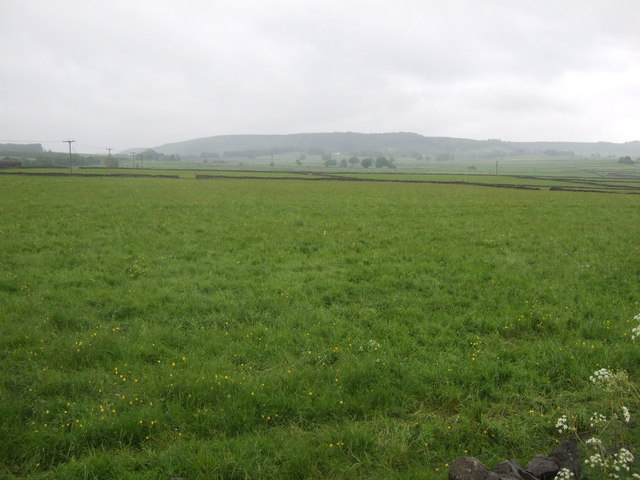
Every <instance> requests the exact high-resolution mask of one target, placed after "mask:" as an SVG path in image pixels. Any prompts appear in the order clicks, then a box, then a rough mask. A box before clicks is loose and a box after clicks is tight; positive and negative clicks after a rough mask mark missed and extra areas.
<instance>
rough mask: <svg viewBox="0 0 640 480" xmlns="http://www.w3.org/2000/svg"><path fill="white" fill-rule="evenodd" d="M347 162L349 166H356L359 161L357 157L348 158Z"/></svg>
mask: <svg viewBox="0 0 640 480" xmlns="http://www.w3.org/2000/svg"><path fill="white" fill-rule="evenodd" d="M348 161H349V165H357V164H359V163H360V159H359V158H358V157H350V158H349V160H348Z"/></svg>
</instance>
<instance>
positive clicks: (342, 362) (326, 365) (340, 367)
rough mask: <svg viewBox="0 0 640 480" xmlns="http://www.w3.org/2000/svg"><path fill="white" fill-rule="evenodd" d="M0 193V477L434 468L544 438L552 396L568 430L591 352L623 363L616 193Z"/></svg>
mask: <svg viewBox="0 0 640 480" xmlns="http://www.w3.org/2000/svg"><path fill="white" fill-rule="evenodd" d="M0 191H2V193H3V194H2V195H1V196H0V359H1V361H2V366H3V367H2V369H1V370H0V415H1V418H2V423H1V425H0V478H6V479H23V478H37V479H69V478H74V479H76V478H86V479H94V478H95V479H98V478H99V479H107V478H113V479H158V480H160V479H162V480H167V479H168V478H170V477H172V476H178V477H183V478H184V479H185V480H196V479H212V478H213V479H215V478H220V479H223V478H224V479H244V478H251V479H267V478H300V479H302V478H311V479H325V478H326V479H329V478H331V479H369V478H387V479H405V478H407V479H408V478H411V479H413V478H425V479H430V478H445V477H446V467H447V464H448V462H450V461H451V460H452V459H454V458H455V457H458V456H460V455H466V454H468V455H473V456H476V457H478V458H480V459H481V460H482V461H484V462H485V463H487V464H493V463H496V462H498V461H501V460H503V459H506V458H516V459H518V460H520V461H521V462H523V463H526V462H527V460H528V459H529V458H531V456H533V455H534V454H538V453H546V452H548V451H549V450H550V449H552V448H553V445H554V441H555V438H556V435H555V430H554V424H555V421H556V418H557V417H558V414H559V412H561V411H562V412H565V411H571V412H573V413H574V414H575V415H576V416H577V421H578V423H579V424H580V425H579V426H580V428H581V429H583V430H588V428H589V425H588V424H585V423H584V422H585V421H584V418H585V416H586V418H588V415H589V414H590V413H591V412H592V410H593V409H594V408H595V407H596V406H597V405H598V402H601V401H602V400H603V399H602V398H601V397H599V396H598V393H597V392H596V391H594V389H593V388H592V385H591V384H590V383H589V381H588V376H589V375H590V374H591V373H592V372H593V371H594V370H596V369H597V368H600V367H610V368H614V369H625V370H627V371H628V372H629V374H630V376H631V378H632V379H637V378H638V375H640V355H638V346H637V345H635V344H634V343H633V342H632V341H631V339H630V333H629V332H630V330H631V328H632V327H634V326H635V325H634V324H633V323H632V319H633V316H634V315H635V314H637V313H639V312H640V302H639V300H640V298H639V295H638V285H639V284H640V235H639V234H640V223H639V221H638V220H639V219H640V209H639V208H640V196H638V195H614V194H595V193H582V192H581V193H578V192H558V191H549V190H548V189H542V190H536V191H528V190H515V189H504V188H490V187H481V188H478V187H473V186H465V185H442V184H408V183H384V182H376V183H373V182H369V183H368V182H345V181H342V182H309V181H294V180H291V181H265V180H252V179H235V180H194V179H192V178H182V179H175V180H170V179H157V178H156V179H154V178H82V177H67V178H65V177H20V176H0ZM629 406H630V408H631V410H632V412H634V413H635V412H637V411H638V409H640V405H639V404H630V405H629ZM580 422H582V423H580ZM628 435H629V437H628V438H627V441H628V442H631V443H633V444H634V445H639V444H640V442H638V441H637V440H638V433H637V431H636V429H631V430H630V431H629V432H628Z"/></svg>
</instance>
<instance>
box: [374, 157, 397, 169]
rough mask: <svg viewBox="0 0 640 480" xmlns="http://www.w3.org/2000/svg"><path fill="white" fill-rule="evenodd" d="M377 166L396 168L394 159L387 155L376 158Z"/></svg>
mask: <svg viewBox="0 0 640 480" xmlns="http://www.w3.org/2000/svg"><path fill="white" fill-rule="evenodd" d="M376 168H396V166H395V165H394V164H393V160H390V159H388V158H387V157H378V158H376Z"/></svg>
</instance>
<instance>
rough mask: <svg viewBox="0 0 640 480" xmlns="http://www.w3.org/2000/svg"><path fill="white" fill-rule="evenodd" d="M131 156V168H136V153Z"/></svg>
mask: <svg viewBox="0 0 640 480" xmlns="http://www.w3.org/2000/svg"><path fill="white" fill-rule="evenodd" d="M129 155H131V168H136V153H135V152H131V153H130V154H129Z"/></svg>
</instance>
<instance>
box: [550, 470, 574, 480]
mask: <svg viewBox="0 0 640 480" xmlns="http://www.w3.org/2000/svg"><path fill="white" fill-rule="evenodd" d="M574 477H575V475H574V474H573V472H572V471H571V470H569V469H568V468H561V469H560V471H559V472H558V473H556V476H555V477H553V480H571V479H572V478H574Z"/></svg>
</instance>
